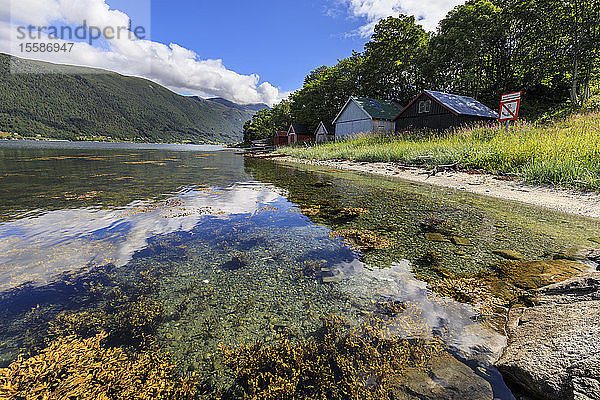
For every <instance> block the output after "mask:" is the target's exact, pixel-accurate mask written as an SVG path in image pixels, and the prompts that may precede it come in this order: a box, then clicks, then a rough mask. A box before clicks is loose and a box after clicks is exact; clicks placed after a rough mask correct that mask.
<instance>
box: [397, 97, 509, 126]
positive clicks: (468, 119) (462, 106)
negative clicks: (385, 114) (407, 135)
mask: <svg viewBox="0 0 600 400" xmlns="http://www.w3.org/2000/svg"><path fill="white" fill-rule="evenodd" d="M497 119H498V113H497V112H495V111H494V110H492V109H490V108H489V107H487V106H485V105H483V104H481V103H480V102H478V101H477V100H475V99H474V98H472V97H467V96H459V95H456V94H450V93H442V92H435V91H433V90H425V91H423V92H422V93H421V94H419V95H418V96H417V97H415V98H414V99H413V100H412V101H411V102H410V103H409V104H408V105H407V106H406V107H404V109H403V110H402V111H400V113H399V114H398V115H397V116H396V118H395V119H394V122H395V125H396V132H399V133H402V132H405V131H411V130H419V129H430V130H437V131H443V130H446V129H449V128H454V127H460V126H464V125H469V124H472V123H474V122H480V121H490V122H491V121H495V120H497Z"/></svg>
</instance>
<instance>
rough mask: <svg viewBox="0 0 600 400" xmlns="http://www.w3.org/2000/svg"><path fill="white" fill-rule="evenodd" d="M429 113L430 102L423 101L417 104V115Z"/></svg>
mask: <svg viewBox="0 0 600 400" xmlns="http://www.w3.org/2000/svg"><path fill="white" fill-rule="evenodd" d="M429 111H431V100H423V101H420V102H419V114H423V113H428V112H429Z"/></svg>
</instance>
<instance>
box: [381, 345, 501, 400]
mask: <svg viewBox="0 0 600 400" xmlns="http://www.w3.org/2000/svg"><path fill="white" fill-rule="evenodd" d="M392 392H393V398H394V399H397V400H416V399H420V400H422V399H427V400H452V399H456V400H458V399H461V400H462V399H470V400H492V399H493V398H494V393H493V391H492V387H491V385H490V383H489V382H488V381H486V380H485V379H483V378H482V377H480V376H479V375H477V374H476V373H475V372H474V371H473V370H472V369H471V368H469V367H468V366H467V365H465V364H463V363H461V362H460V361H458V360H457V359H456V358H454V357H452V356H451V355H450V354H448V353H444V354H441V355H439V356H437V357H436V358H434V359H432V360H431V367H430V369H429V370H424V369H423V368H407V370H406V371H405V372H404V374H403V377H402V378H398V379H397V380H396V381H395V382H394V383H393V389H392Z"/></svg>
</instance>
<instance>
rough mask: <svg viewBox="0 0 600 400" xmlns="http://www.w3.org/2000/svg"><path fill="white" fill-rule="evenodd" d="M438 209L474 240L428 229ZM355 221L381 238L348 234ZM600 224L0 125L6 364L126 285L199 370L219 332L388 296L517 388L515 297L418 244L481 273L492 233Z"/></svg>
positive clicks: (479, 370)
mask: <svg viewBox="0 0 600 400" xmlns="http://www.w3.org/2000/svg"><path fill="white" fill-rule="evenodd" d="M431 221H438V222H439V221H443V223H444V224H450V225H452V229H453V232H455V233H454V234H455V235H459V236H460V237H463V238H468V241H469V242H470V244H471V245H469V246H458V245H456V244H454V243H452V242H450V241H446V240H442V241H431V240H426V239H425V237H424V235H423V226H424V224H427V223H430V222H431ZM357 231H361V232H369V234H370V235H372V236H373V237H375V239H374V240H375V241H377V240H379V241H381V242H385V243H386V245H385V246H377V243H375V244H374V245H372V246H370V247H369V246H367V247H362V248H361V246H356V245H355V244H354V245H353V244H352V243H351V242H350V241H348V240H347V239H344V235H343V234H337V233H336V232H346V233H347V232H357ZM456 232H458V233H456ZM346 236H348V235H346ZM591 237H600V229H599V228H598V226H597V224H595V223H594V221H592V220H588V219H584V218H577V217H573V216H568V215H564V214H560V213H555V212H551V211H548V210H543V209H539V208H535V207H528V206H524V205H520V204H516V203H507V202H503V201H499V200H494V199H490V198H485V197H479V196H475V195H470V194H467V193H463V192H458V191H451V190H445V189H440V188H434V187H428V186H420V185H416V184H411V183H406V182H401V181H398V180H393V179H388V178H378V177H373V176H366V175H360V174H356V173H350V172H343V171H337V170H328V169H327V168H316V167H300V166H286V165H280V164H275V163H273V162H271V161H268V160H253V159H244V158H243V157H242V156H240V155H237V154H236V153H235V152H234V151H231V150H225V149H218V148H215V147H202V146H184V145H181V146H176V145H173V146H163V145H147V146H143V145H124V144H109V145H107V144H94V143H88V144H72V143H58V142H54V143H45V142H0V366H2V367H4V366H6V365H8V364H9V363H10V362H11V361H12V360H14V359H15V358H16V356H17V355H18V354H19V353H20V352H26V351H28V349H29V347H31V346H34V345H35V343H36V339H35V338H36V336H44V335H45V334H46V332H47V327H48V325H49V324H51V323H52V322H53V321H54V320H55V319H56V318H57V316H59V315H61V313H64V312H65V311H66V312H85V311H90V310H97V309H99V308H102V309H105V310H106V309H109V308H110V307H107V306H106V305H107V304H112V303H111V302H114V301H115V300H114V298H115V296H116V295H115V293H127V296H125V297H124V298H126V299H129V300H130V301H131V302H135V301H139V300H140V298H143V299H151V301H152V304H159V305H160V307H161V313H160V315H156V316H155V317H156V321H154V322H156V323H155V324H153V328H152V330H151V331H150V332H149V333H150V334H151V335H152V337H154V338H155V339H156V342H157V343H158V345H159V346H160V349H161V351H166V352H170V353H172V357H173V358H174V359H175V360H176V361H177V363H178V365H179V366H180V367H181V371H182V373H187V372H189V371H196V372H198V373H199V374H200V376H201V377H202V379H213V378H214V376H215V374H218V373H217V372H215V371H216V370H219V369H220V368H221V369H224V368H225V367H223V366H222V365H221V364H220V362H219V346H220V345H225V346H227V347H229V348H235V347H237V346H241V345H242V344H244V343H252V342H267V343H270V342H275V341H277V340H278V338H280V337H281V336H282V335H285V336H286V337H291V338H292V339H294V338H309V337H312V336H314V335H315V332H316V331H317V330H318V329H319V327H320V318H321V317H322V316H328V315H339V316H342V317H344V318H346V319H347V321H348V323H349V324H350V325H360V324H361V323H364V321H365V320H366V319H368V318H370V317H371V316H373V315H374V314H377V313H379V312H382V311H381V307H379V308H378V304H381V303H382V302H385V301H392V302H393V303H394V304H398V303H401V304H403V310H404V312H403V313H401V314H405V315H396V314H394V315H391V317H393V318H389V319H388V321H390V329H389V330H388V333H389V332H391V334H392V335H397V336H399V337H406V338H416V337H422V338H433V337H437V338H441V339H442V340H443V342H444V345H445V346H446V347H447V350H448V352H449V353H450V354H451V355H452V357H453V360H454V361H453V362H455V363H460V364H461V365H463V367H464V368H467V370H466V371H467V372H468V373H464V374H463V375H461V376H463V378H462V379H464V380H466V379H471V378H469V377H470V376H472V377H474V378H473V379H475V378H476V379H479V380H483V381H487V382H489V385H491V388H492V390H493V392H494V393H493V395H494V397H496V398H498V399H510V398H512V395H511V394H510V392H509V391H508V389H507V388H506V387H505V385H504V383H503V381H502V379H501V377H500V376H499V374H498V373H497V371H496V370H495V369H494V368H493V367H492V366H491V365H492V363H493V361H494V359H495V357H497V355H498V352H499V351H500V350H501V348H502V345H503V343H504V340H505V339H504V336H503V335H502V333H503V332H502V322H503V319H502V318H503V315H502V310H498V309H487V311H485V312H484V311H482V309H481V308H478V307H477V306H474V305H471V304H462V303H458V302H456V301H454V300H452V299H449V298H446V297H442V296H440V295H438V294H436V293H435V292H432V291H431V290H430V289H429V288H428V285H427V284H426V283H424V282H423V281H422V279H423V278H424V277H425V278H426V277H427V276H428V274H432V273H433V272H432V270H431V268H429V267H430V266H428V265H426V263H424V261H423V260H428V258H427V255H430V258H431V254H435V255H436V256H435V257H436V264H441V265H442V266H443V268H444V270H448V271H454V272H455V273H476V272H477V271H480V270H482V269H485V268H488V267H489V265H490V264H491V263H494V262H497V261H499V260H500V258H499V257H498V256H497V255H495V254H494V250H496V249H508V250H513V251H518V252H519V253H521V254H523V256H524V257H526V258H527V259H540V258H543V257H548V254H552V253H554V252H560V251H565V250H568V249H571V248H576V247H583V246H586V245H588V246H589V245H590V243H588V242H587V240H588V238H591ZM379 247H381V248H379ZM438 270H439V268H438ZM132 293H133V294H132ZM144 304H146V305H147V304H148V303H141V305H140V307H144ZM387 317H390V315H387ZM396 317H397V318H401V319H402V321H400V322H398V320H395V321H392V319H394V318H396ZM125 336H126V335H125ZM38 339H39V338H38ZM122 339H123V340H122V341H123V342H122V343H115V344H116V345H125V346H126V345H129V344H130V343H127V341H128V340H129V339H131V338H127V337H123V338H122ZM457 365H458V364H457ZM452 368H455V367H452ZM469 374H471V375H469ZM411 376H413V377H414V378H413V379H424V378H423V376H422V375H418V374H417V375H415V374H412V375H411ZM215 379H216V378H215ZM431 382H433V383H432V384H439V385H442V386H444V385H446V386H448V385H453V386H456V390H459V391H460V390H466V389H465V388H467V387H470V389H469V390H471V389H472V387H471V386H472V385H471V382H463V383H464V385H462V386H461V385H460V382H446V383H444V382H440V381H439V380H434V381H431ZM435 382H437V383H435ZM406 385H408V386H410V382H409V383H407V384H406ZM469 385H471V386H469Z"/></svg>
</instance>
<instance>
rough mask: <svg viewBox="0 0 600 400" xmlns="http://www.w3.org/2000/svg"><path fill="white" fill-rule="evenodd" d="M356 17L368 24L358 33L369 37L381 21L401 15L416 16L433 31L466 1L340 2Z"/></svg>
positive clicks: (371, 0)
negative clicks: (448, 14)
mask: <svg viewBox="0 0 600 400" xmlns="http://www.w3.org/2000/svg"><path fill="white" fill-rule="evenodd" d="M338 1H340V2H341V3H342V4H343V5H344V6H345V7H347V8H348V10H349V12H350V13H351V14H352V15H353V16H356V17H359V18H364V19H365V20H366V21H367V23H366V24H364V25H363V26H361V27H360V28H359V31H358V33H359V34H360V35H361V36H364V37H367V36H369V35H371V34H372V33H373V28H375V25H376V24H377V22H378V21H379V20H381V19H382V18H387V17H390V16H398V15H399V14H407V15H414V16H415V19H416V20H417V21H418V22H419V23H420V24H421V25H422V26H423V27H424V28H425V29H427V30H429V31H433V30H435V28H436V27H437V24H438V22H439V21H440V20H442V19H443V18H444V17H445V16H446V14H447V13H448V11H450V10H452V8H454V7H455V6H457V5H459V4H463V3H464V0H425V1H424V0H338Z"/></svg>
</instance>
